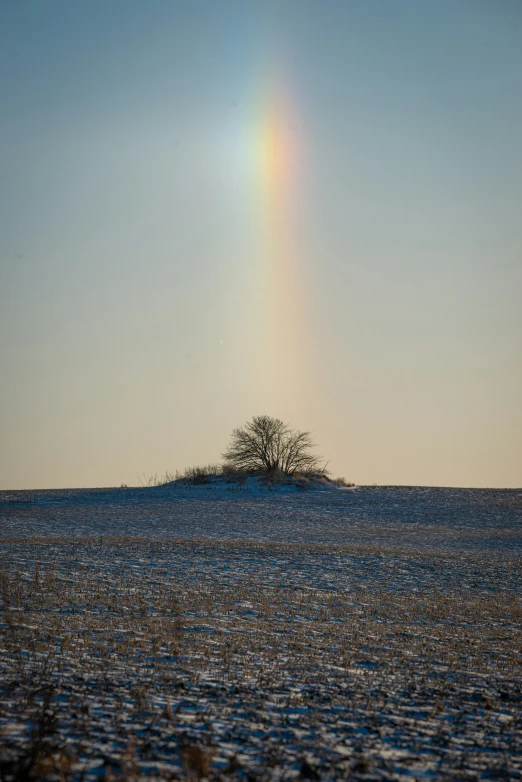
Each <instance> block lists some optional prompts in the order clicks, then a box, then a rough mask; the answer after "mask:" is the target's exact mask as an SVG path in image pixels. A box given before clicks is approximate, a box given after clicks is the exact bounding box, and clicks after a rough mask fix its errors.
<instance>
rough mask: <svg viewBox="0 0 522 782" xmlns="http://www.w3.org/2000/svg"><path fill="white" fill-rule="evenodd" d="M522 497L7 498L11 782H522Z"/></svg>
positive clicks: (0, 682) (395, 491) (3, 743)
mask: <svg viewBox="0 0 522 782" xmlns="http://www.w3.org/2000/svg"><path fill="white" fill-rule="evenodd" d="M521 521H522V492H521V491H507V490H506V491H493V490H465V489H460V490H457V489H425V488H404V487H403V488H400V487H399V488H398V487H371V488H370V487H358V488H355V489H331V488H329V489H325V490H323V491H319V490H317V491H309V492H298V491H290V490H285V491H273V492H270V491H268V490H257V489H254V488H252V487H250V488H249V487H246V488H244V487H243V488H238V487H236V486H234V485H231V486H226V485H211V486H209V487H205V486H202V487H197V488H179V487H173V486H167V487H161V488H147V489H100V490H61V491H39V492H2V493H0V565H1V576H0V586H1V589H2V638H1V640H0V647H1V648H0V753H1V754H0V757H1V761H0V778H2V779H6V780H8V779H28V780H29V779H61V780H64V779H82V778H84V779H95V778H109V777H112V778H115V777H116V778H127V779H138V778H151V777H153V778H165V779H175V778H179V777H190V776H192V777H193V778H201V777H209V778H211V779H222V778H237V779H268V778H270V779H272V778H275V779H282V778H292V777H296V778H302V779H303V778H304V779H319V778H320V779H336V778H345V777H351V778H360V779H409V780H412V779H455V778H462V779H477V778H498V777H506V778H507V777H511V778H521V777H522V723H521V713H520V709H521V705H522V693H521V687H522V675H521V674H522V671H521V661H522V634H521V619H522V604H521V595H522V590H521V586H522V578H521V575H522V571H521V567H520V564H521V556H520V555H521V551H522V547H521V542H522V525H521Z"/></svg>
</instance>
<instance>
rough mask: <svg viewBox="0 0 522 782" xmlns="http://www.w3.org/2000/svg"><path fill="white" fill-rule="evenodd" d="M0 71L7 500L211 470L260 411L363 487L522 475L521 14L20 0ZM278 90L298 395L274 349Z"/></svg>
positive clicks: (482, 9)
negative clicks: (268, 232)
mask: <svg viewBox="0 0 522 782" xmlns="http://www.w3.org/2000/svg"><path fill="white" fill-rule="evenodd" d="M0 69H1V73H2V79H1V80H0V106H1V111H0V116H1V119H0V135H1V138H2V144H1V146H0V171H1V181H2V187H1V191H0V225H1V227H2V230H1V232H0V360H1V363H2V367H3V373H2V374H3V382H2V384H1V388H0V409H1V416H0V476H1V481H2V484H3V487H5V488H17V487H18V488H22V487H35V488H36V487H44V486H78V485H110V484H115V483H119V482H121V481H126V482H129V483H132V482H134V481H135V480H136V479H137V477H138V476H139V475H142V474H143V473H147V474H151V473H154V472H159V471H163V470H165V469H169V470H170V469H176V468H182V467H184V466H186V465H188V464H194V463H198V462H208V461H216V460H218V459H219V456H220V453H221V451H222V450H224V448H225V447H226V444H227V439H228V435H229V432H230V430H231V429H232V428H233V427H234V426H236V425H239V424H241V423H243V422H244V421H245V420H246V419H248V418H250V417H251V416H252V415H253V414H259V413H264V412H267V413H269V414H273V415H278V416H280V417H282V418H284V419H285V420H289V421H290V422H291V423H293V424H294V425H295V426H298V427H299V428H304V429H312V431H313V433H314V435H315V437H316V439H317V440H318V442H319V443H320V445H321V449H322V451H323V453H324V454H325V456H326V457H327V458H330V460H331V462H330V466H331V468H332V470H333V471H334V472H336V473H339V474H344V475H345V476H346V477H347V478H348V479H350V480H355V481H357V482H359V483H374V482H375V483H403V484H442V485H472V486H473V485H477V486H480V485H482V486H484V485H491V486H515V485H520V474H521V467H522V455H521V445H520V444H521V442H522V416H521V412H520V405H519V399H520V398H521V394H522V371H521V361H520V356H521V342H522V339H521V337H522V316H521V310H522V308H521V307H520V304H519V300H520V291H521V282H522V271H521V269H522V263H521V258H522V238H521V223H522V221H521V220H520V205H521V203H522V152H521V145H520V138H521V137H522V101H521V100H520V98H521V87H522V7H521V5H520V3H519V2H517V1H513V2H482V1H479V0H473V1H471V0H470V1H469V2H465V1H463V0H461V1H460V2H458V3H455V2H444V1H443V2H437V3H418V2H413V0H411V1H407V0H397V2H394V3H385V2H376V1H374V0H369V1H367V2H364V3H362V2H357V3H356V2H349V1H348V0H344V1H343V2H341V1H339V2H333V1H332V0H327V1H326V2H324V3H317V2H308V1H307V0H305V1H304V2H298V1H297V0H288V1H287V2H279V3H275V2H273V3H270V2H253V0H250V2H230V0H220V1H219V2H212V3H211V2H195V1H194V0H190V2H189V0H187V1H186V2H159V0H152V1H151V2H149V3H144V2H129V0H125V2H123V0H114V2H111V3H110V4H108V3H105V2H96V1H95V2H92V1H91V2H79V3H74V4H73V3H69V2H57V1H55V0H49V2H46V3H41V2H25V0H21V1H20V2H5V3H3V4H2V8H1V10H0ZM279 81H280V82H281V85H282V88H283V89H284V91H285V95H286V97H287V101H288V103H289V105H291V110H292V116H293V121H294V122H295V123H296V126H297V127H298V135H299V171H298V173H297V175H296V179H295V182H294V185H293V190H292V194H291V198H292V208H293V220H294V223H293V225H292V227H291V228H290V227H289V229H288V230H289V232H291V233H292V236H293V237H294V239H295V247H296V248H297V249H296V251H295V252H296V257H295V258H294V263H295V265H294V270H293V274H294V276H295V286H293V285H291V286H290V293H289V294H288V295H289V297H292V298H293V299H294V300H293V301H292V302H291V304H292V306H293V308H294V309H295V310H296V312H297V314H298V317H299V319H300V328H299V330H298V331H299V333H300V334H301V335H302V336H301V340H300V341H299V340H298V341H297V343H294V344H293V346H292V348H291V350H292V352H294V353H297V354H298V355H299V361H298V362H296V366H297V364H298V367H299V369H295V370H294V369H292V370H291V371H290V370H289V371H288V372H287V373H286V375H285V377H284V379H283V378H282V377H281V373H280V371H279V369H278V367H280V366H281V365H282V364H284V363H285V361H286V359H287V358H288V359H289V361H288V366H289V367H290V366H292V367H293V366H294V364H293V362H292V360H291V359H292V358H293V356H286V354H285V350H287V351H288V350H290V348H289V347H288V346H286V347H285V346H284V345H282V346H281V348H280V356H278V357H277V360H276V358H275V357H274V361H273V362H272V360H271V355H270V352H267V351H265V352H264V353H263V354H262V355H261V354H260V353H259V351H258V348H257V346H258V345H259V338H260V336H259V335H262V334H263V333H265V331H266V329H267V322H268V321H271V315H272V313H271V312H270V309H269V307H268V309H267V307H266V302H265V307H264V308H263V306H261V304H260V294H259V290H260V288H261V287H262V284H263V274H264V269H265V268H266V266H267V260H266V259H264V258H263V252H262V250H261V249H260V248H261V247H262V243H263V238H262V234H263V221H264V220H265V215H264V214H263V208H262V206H260V196H259V191H258V187H257V185H256V166H257V165H258V155H257V152H256V133H257V130H256V129H257V126H258V124H259V121H260V117H262V116H263V112H264V101H265V97H264V93H265V91H266V85H267V84H272V85H273V84H275V85H276V87H277V84H278V82H279ZM265 282H266V281H265ZM270 284H272V285H277V274H276V277H275V279H273V280H271V283H270ZM292 291H293V293H292ZM276 315H277V314H276ZM276 322H277V319H276ZM282 343H284V339H282Z"/></svg>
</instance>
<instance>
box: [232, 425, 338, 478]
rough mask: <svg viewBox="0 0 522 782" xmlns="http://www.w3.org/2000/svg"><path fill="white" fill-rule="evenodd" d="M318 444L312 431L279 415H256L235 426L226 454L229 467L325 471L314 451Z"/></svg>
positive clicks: (266, 472) (283, 471)
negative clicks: (312, 450)
mask: <svg viewBox="0 0 522 782" xmlns="http://www.w3.org/2000/svg"><path fill="white" fill-rule="evenodd" d="M314 447H315V443H314V442H313V440H312V438H311V436H310V432H299V431H296V430H295V429H291V428H290V427H289V426H288V424H285V423H283V421H280V420H279V418H272V417H271V416H269V415H255V416H254V417H253V418H252V420H251V421H250V422H249V423H247V424H246V425H245V426H243V427H240V428H238V429H234V431H233V432H232V436H231V442H230V445H229V447H228V449H227V450H226V451H225V453H224V454H222V455H223V458H224V459H225V467H230V468H232V469H235V470H241V471H245V472H254V473H259V472H261V473H265V474H268V475H273V474H274V473H277V472H282V473H284V474H285V475H295V474H296V473H302V474H308V475H309V474H312V473H325V471H326V469H325V467H324V466H323V467H322V466H321V461H320V457H318V456H315V455H314V454H312V453H310V451H311V449H312V448H314Z"/></svg>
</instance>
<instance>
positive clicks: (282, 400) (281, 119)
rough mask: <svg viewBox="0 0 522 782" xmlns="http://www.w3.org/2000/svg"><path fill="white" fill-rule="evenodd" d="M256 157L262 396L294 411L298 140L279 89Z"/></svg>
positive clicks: (297, 381)
mask: <svg viewBox="0 0 522 782" xmlns="http://www.w3.org/2000/svg"><path fill="white" fill-rule="evenodd" d="M259 162H260V183H261V194H262V207H261V214H262V233H263V237H264V241H263V249H262V252H263V259H262V265H263V268H264V273H263V275H262V281H263V283H262V285H263V291H262V293H263V301H262V307H263V312H262V324H261V330H262V334H261V347H260V350H261V356H262V360H261V362H260V370H261V375H262V377H260V378H259V383H260V384H261V387H262V388H263V391H264V393H263V401H264V400H265V399H266V403H267V405H268V407H269V408H271V409H270V410H269V411H267V412H270V413H272V414H281V415H286V416H292V412H293V410H292V409H291V408H292V406H293V407H294V408H295V405H296V404H297V401H298V397H299V393H300V392H301V393H302V391H303V388H302V385H303V378H302V367H301V359H302V358H303V348H304V347H305V346H303V345H302V339H303V336H304V334H303V333H302V331H303V330H302V325H303V324H302V305H303V302H302V301H301V302H300V301H299V299H300V293H301V283H302V281H301V280H300V279H299V278H298V268H297V267H298V263H297V261H298V258H297V256H298V252H297V243H296V241H295V227H294V219H295V215H294V206H295V195H296V193H295V190H296V173H297V172H296V166H297V139H296V134H295V130H294V127H293V112H292V111H291V107H290V103H289V101H288V99H285V98H284V97H283V95H282V93H281V91H276V90H273V89H271V90H269V92H268V100H266V101H265V105H264V108H263V112H262V117H261V124H260V137H259ZM300 307H301V308H300ZM276 408H277V409H276ZM281 408H283V409H281Z"/></svg>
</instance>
